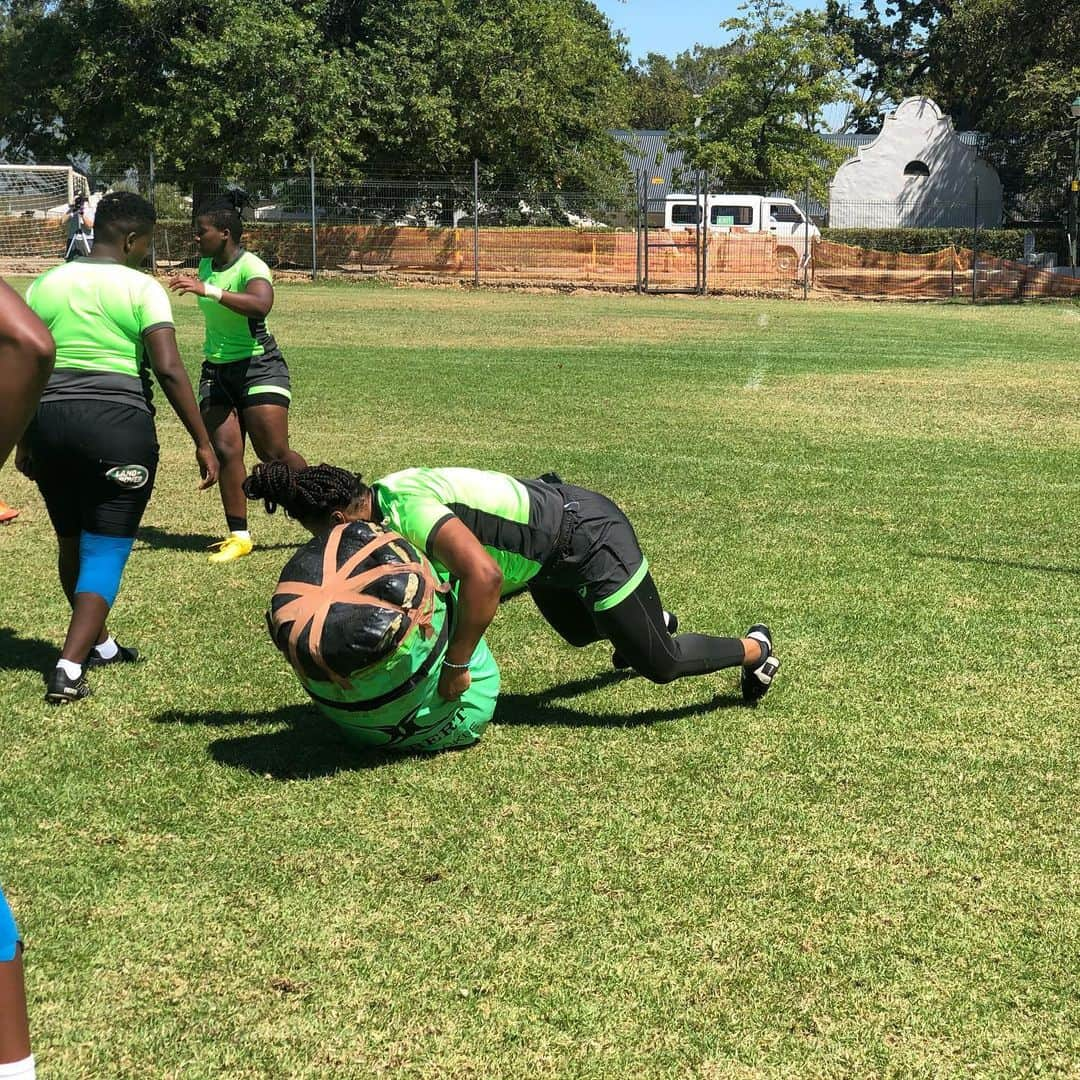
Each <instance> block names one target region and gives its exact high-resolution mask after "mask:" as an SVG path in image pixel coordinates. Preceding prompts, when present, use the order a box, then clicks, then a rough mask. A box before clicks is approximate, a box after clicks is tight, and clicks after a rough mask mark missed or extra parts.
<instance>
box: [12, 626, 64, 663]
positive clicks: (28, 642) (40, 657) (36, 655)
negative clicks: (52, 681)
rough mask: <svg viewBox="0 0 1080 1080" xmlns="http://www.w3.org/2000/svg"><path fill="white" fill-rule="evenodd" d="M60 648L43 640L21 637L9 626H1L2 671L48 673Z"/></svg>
mask: <svg viewBox="0 0 1080 1080" xmlns="http://www.w3.org/2000/svg"><path fill="white" fill-rule="evenodd" d="M59 655H60V647H59V646H58V645H57V644H56V643H55V642H51V641H42V640H41V638H24V637H19V635H18V633H17V632H16V631H14V630H12V629H11V628H10V627H7V626H0V671H40V672H42V673H44V672H46V671H48V670H49V669H50V668H51V667H53V665H54V664H55V663H56V658H57V657H58V656H59Z"/></svg>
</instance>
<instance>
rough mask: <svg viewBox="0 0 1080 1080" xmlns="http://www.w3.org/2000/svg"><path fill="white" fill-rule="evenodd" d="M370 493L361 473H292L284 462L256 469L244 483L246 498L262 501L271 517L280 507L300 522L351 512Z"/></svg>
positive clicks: (312, 468)
mask: <svg viewBox="0 0 1080 1080" xmlns="http://www.w3.org/2000/svg"><path fill="white" fill-rule="evenodd" d="M367 493H368V486H367V484H365V483H364V482H363V478H362V477H361V475H360V474H359V473H351V472H349V471H348V470H347V469H339V468H337V467H336V466H334V465H326V464H322V465H309V466H308V467H307V468H306V469H292V468H290V467H289V466H288V465H287V464H286V463H285V462H284V461H267V462H265V463H261V464H259V465H256V466H255V468H254V469H252V470H251V475H250V476H249V477H248V478H247V479H246V480H245V481H244V494H245V495H246V496H247V497H248V498H249V499H262V500H263V505H264V506H265V507H266V512H267V513H268V514H272V513H273V512H274V511H275V510H276V509H277V508H278V507H279V506H280V507H281V508H282V509H283V510H284V511H285V513H286V514H288V515H289V517H292V518H296V519H297V520H298V521H310V520H311V519H313V518H317V517H328V516H329V515H330V514H332V513H333V512H334V511H335V510H347V509H348V508H349V507H350V506H352V505H353V503H355V502H356V501H357V500H358V499H361V498H363V497H364V496H365V495H366V494H367Z"/></svg>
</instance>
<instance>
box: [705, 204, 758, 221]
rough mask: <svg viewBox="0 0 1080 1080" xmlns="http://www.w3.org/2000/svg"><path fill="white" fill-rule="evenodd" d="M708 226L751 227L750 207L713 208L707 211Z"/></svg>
mask: <svg viewBox="0 0 1080 1080" xmlns="http://www.w3.org/2000/svg"><path fill="white" fill-rule="evenodd" d="M709 224H710V225H753V224H754V208H753V207H752V206H713V207H712V208H711V209H710V210H709Z"/></svg>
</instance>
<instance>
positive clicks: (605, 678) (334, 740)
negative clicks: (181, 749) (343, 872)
mask: <svg viewBox="0 0 1080 1080" xmlns="http://www.w3.org/2000/svg"><path fill="white" fill-rule="evenodd" d="M632 677H633V676H632V675H631V674H630V673H628V672H617V671H612V672H605V673H604V674H602V675H596V676H593V677H592V678H588V679H580V680H578V681H576V682H571V683H565V684H563V685H562V686H554V687H552V688H551V689H549V690H544V691H542V692H541V693H539V694H503V695H501V696H500V697H499V703H498V706H497V708H496V710H495V717H494V721H493V722H494V723H496V724H514V725H517V724H526V725H530V724H531V725H548V724H552V725H561V726H564V727H584V726H588V727H638V726H641V725H644V724H653V723H658V722H660V721H664V720H678V719H681V718H683V717H687V716H700V715H704V714H706V713H710V712H714V711H716V710H717V709H728V708H732V707H734V706H741V705H742V701H741V699H739V698H736V697H734V696H729V697H716V698H713V699H712V700H711V701H706V702H697V703H695V704H691V705H682V706H679V707H677V708H670V709H649V710H647V711H645V712H635V713H629V714H611V713H609V714H606V715H603V716H596V715H593V714H590V713H583V712H575V711H574V710H572V709H567V708H563V707H560V706H558V705H553V704H552V703H553V702H558V701H565V700H567V699H568V698H574V697H578V696H580V695H582V694H587V693H589V692H590V691H592V690H598V689H601V688H602V687H604V686H608V685H610V684H612V683H616V682H623V681H625V680H626V679H628V678H632ZM153 722H154V723H156V724H182V725H192V726H194V725H198V726H202V727H212V728H225V727H232V726H235V725H239V724H258V725H267V726H269V725H274V726H275V727H277V729H278V730H276V731H269V732H260V733H259V734H257V735H243V736H237V737H233V738H221V739H215V740H214V741H213V742H211V743H210V744H209V746H208V747H207V750H208V751H209V753H210V756H211V757H212V758H213V759H214V760H215V761H217V762H219V763H220V764H222V765H228V766H230V767H231V768H234V769H243V770H245V771H246V772H251V773H258V774H259V775H261V776H265V777H267V778H270V779H274V780H314V779H316V778H318V777H324V776H334V775H336V774H337V773H340V772H350V771H354V770H360V769H376V768H380V767H382V766H384V765H393V764H395V763H397V762H402V761H407V760H409V759H410V758H430V757H432V756H433V755H432V754H431V753H423V752H409V751H404V752H402V751H398V752H394V751H384V750H376V749H371V750H364V749H358V748H356V747H353V746H351V745H350V744H349V743H348V742H347V741H346V740H345V738H344V737H343V736H342V734H341V732H340V731H339V730H338V728H337V727H336V726H335V725H334V724H333V723H332V722H331V721H330V720H327V719H326V718H325V717H323V716H322V715H321V714H320V713H319V712H318V710H317V709H315V708H314V707H313V706H310V705H285V706H283V707H282V708H280V709H273V710H270V711H266V712H259V713H249V712H235V711H234V712H228V711H224V710H207V711H205V712H176V711H173V712H165V713H161V714H159V715H158V716H155V717H154V718H153ZM281 725H284V726H281ZM457 752H458V751H456V750H448V751H442V753H457Z"/></svg>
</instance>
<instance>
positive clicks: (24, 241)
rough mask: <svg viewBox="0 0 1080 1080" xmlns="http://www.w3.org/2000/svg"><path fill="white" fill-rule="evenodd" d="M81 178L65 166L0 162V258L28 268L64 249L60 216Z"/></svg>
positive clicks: (86, 190)
mask: <svg viewBox="0 0 1080 1080" xmlns="http://www.w3.org/2000/svg"><path fill="white" fill-rule="evenodd" d="M79 195H82V196H86V197H88V196H89V195H90V186H89V184H88V183H87V182H86V177H85V176H83V175H82V174H81V173H77V172H76V171H75V170H74V169H72V168H71V167H70V166H67V165H0V260H3V262H4V264H5V265H6V266H12V265H14V267H15V268H18V267H19V265H20V264H22V263H25V264H26V265H27V267H28V268H32V264H35V263H40V262H41V260H42V259H47V260H53V259H57V258H59V257H61V256H62V255H63V253H64V247H65V240H66V233H65V229H64V219H65V217H66V216H67V213H68V209H69V207H70V206H71V204H72V203H73V202H74V201H75V199H76V197H77V196H79Z"/></svg>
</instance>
